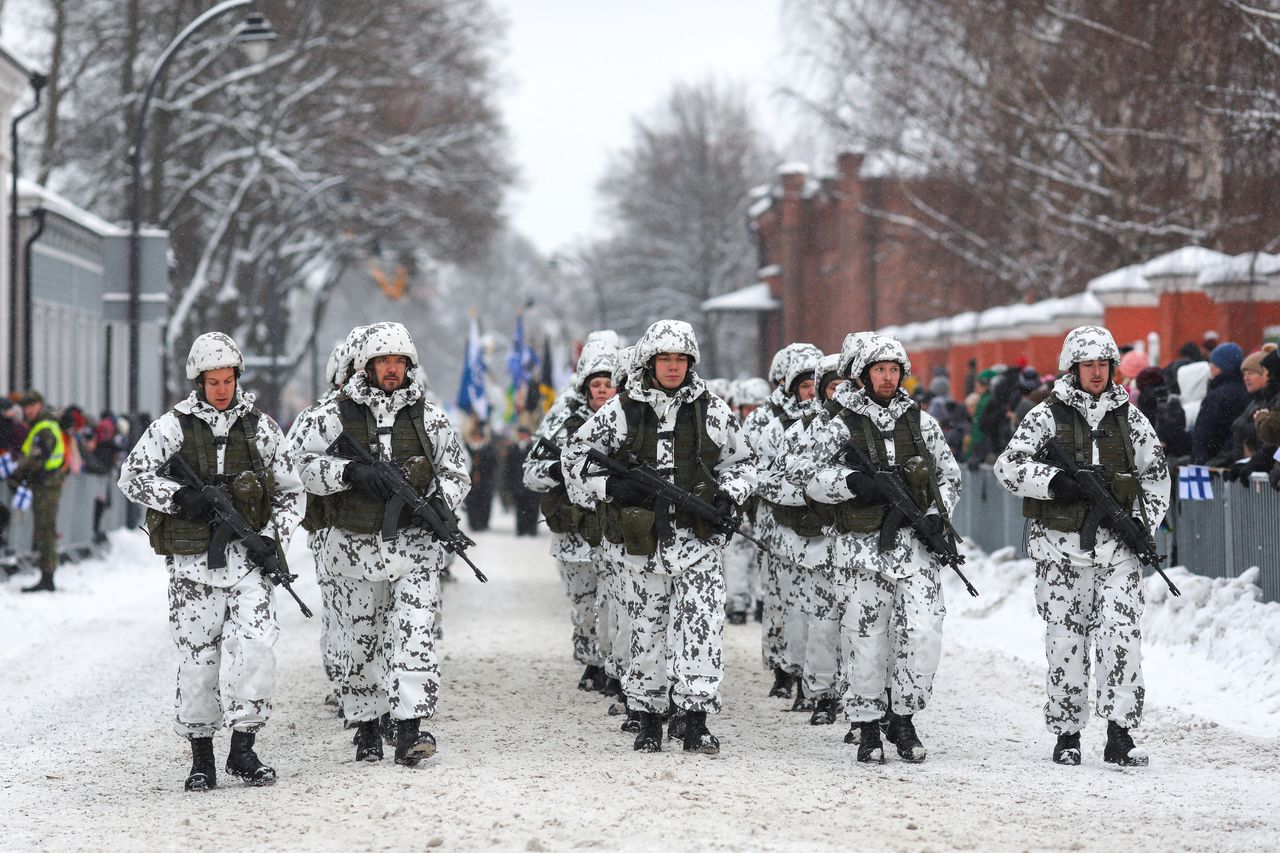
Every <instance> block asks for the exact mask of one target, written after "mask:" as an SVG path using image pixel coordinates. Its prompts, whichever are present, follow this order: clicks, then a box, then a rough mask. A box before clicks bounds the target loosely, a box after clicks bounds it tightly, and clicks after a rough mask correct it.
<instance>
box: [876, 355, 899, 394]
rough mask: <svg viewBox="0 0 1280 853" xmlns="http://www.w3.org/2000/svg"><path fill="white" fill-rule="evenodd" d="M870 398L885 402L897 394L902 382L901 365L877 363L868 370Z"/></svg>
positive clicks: (887, 362) (894, 362) (889, 362)
mask: <svg viewBox="0 0 1280 853" xmlns="http://www.w3.org/2000/svg"><path fill="white" fill-rule="evenodd" d="M869 375H870V379H871V394H872V396H874V397H876V398H878V399H881V400H887V399H889V398H890V397H892V396H893V395H894V394H897V393H898V384H899V383H900V382H901V381H902V365H900V364H898V362H896V361H877V362H876V363H875V364H873V365H871V368H870V373H869Z"/></svg>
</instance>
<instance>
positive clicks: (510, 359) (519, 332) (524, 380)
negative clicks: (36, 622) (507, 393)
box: [507, 314, 538, 392]
mask: <svg viewBox="0 0 1280 853" xmlns="http://www.w3.org/2000/svg"><path fill="white" fill-rule="evenodd" d="M537 369H538V354H537V353H536V352H534V351H533V347H531V346H529V345H528V344H527V343H525V339H524V315H523V314H517V315H516V333H515V335H514V336H513V337H512V338H511V351H510V352H509V353H507V373H509V374H511V390H512V391H513V392H514V391H516V390H518V389H520V388H523V387H525V386H526V385H528V384H529V382H530V380H532V379H533V374H534V371H536V370H537Z"/></svg>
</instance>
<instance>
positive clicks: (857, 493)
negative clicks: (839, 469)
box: [844, 471, 880, 501]
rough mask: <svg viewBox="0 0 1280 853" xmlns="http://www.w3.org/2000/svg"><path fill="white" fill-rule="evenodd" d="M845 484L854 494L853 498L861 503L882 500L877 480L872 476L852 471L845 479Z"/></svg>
mask: <svg viewBox="0 0 1280 853" xmlns="http://www.w3.org/2000/svg"><path fill="white" fill-rule="evenodd" d="M844 484H845V485H846V486H848V487H849V491H851V492H853V496H854V497H855V498H857V499H858V500H860V501H875V500H879V499H880V487H879V486H877V485H876V478H875V477H872V476H871V475H870V474H864V473H862V472H861V471H850V472H849V476H847V477H845V478H844Z"/></svg>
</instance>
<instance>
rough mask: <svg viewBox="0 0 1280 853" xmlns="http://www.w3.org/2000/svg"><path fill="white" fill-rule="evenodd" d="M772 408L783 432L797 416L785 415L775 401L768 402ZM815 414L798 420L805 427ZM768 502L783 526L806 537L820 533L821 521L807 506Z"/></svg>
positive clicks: (813, 536) (811, 537)
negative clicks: (802, 422) (801, 421)
mask: <svg viewBox="0 0 1280 853" xmlns="http://www.w3.org/2000/svg"><path fill="white" fill-rule="evenodd" d="M769 405H770V408H772V409H773V414H774V417H776V418H777V419H778V420H779V421H781V422H782V431H783V433H785V432H786V431H787V430H788V429H790V428H791V425H792V424H794V423H795V422H796V420H797V418H791V417H787V413H786V411H785V410H784V409H783V408H782V407H781V406H779V405H778V404H776V403H770V404H769ZM815 417H817V415H816V414H808V415H805V416H804V417H803V418H800V419H799V420H803V421H804V425H805V426H806V427H808V426H809V424H811V423H813V419H814V418H815ZM766 503H768V504H769V510H770V512H772V513H773V518H774V520H775V521H777V522H778V523H779V524H781V525H782V526H783V527H786V528H787V529H789V530H793V531H795V532H796V533H798V534H799V535H801V536H804V537H805V538H807V539H813V538H815V537H817V536H821V535H822V528H823V523H822V519H821V518H819V516H818V514H817V513H815V512H814V511H813V510H812V509H811V508H810V507H808V506H789V505H787V504H777V503H774V502H773V501H766Z"/></svg>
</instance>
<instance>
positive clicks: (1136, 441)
mask: <svg viewBox="0 0 1280 853" xmlns="http://www.w3.org/2000/svg"><path fill="white" fill-rule="evenodd" d="M1097 328H1098V327H1089V326H1086V327H1082V329H1085V330H1096V329H1097ZM1082 329H1077V330H1075V331H1074V332H1072V333H1071V335H1076V333H1077V332H1079V333H1080V335H1079V336H1077V339H1076V340H1075V341H1074V342H1073V343H1072V345H1071V346H1072V352H1071V353H1069V355H1070V356H1071V357H1073V358H1074V357H1075V355H1080V354H1083V355H1084V360H1092V359H1094V358H1099V359H1100V358H1106V357H1107V356H1106V354H1105V350H1106V342H1105V340H1101V338H1100V336H1099V335H1098V334H1096V332H1089V333H1086V332H1083V331H1082ZM1102 331H1104V332H1105V330H1102ZM1071 335H1068V338H1070V337H1071ZM1107 338H1110V335H1109V334H1108V335H1107ZM1086 347H1092V349H1086ZM1065 349H1067V347H1066V346H1064V350H1065ZM1068 366H1069V365H1068ZM1053 395H1054V396H1055V397H1057V398H1058V399H1061V400H1062V401H1063V402H1065V403H1066V404H1067V405H1068V406H1070V407H1072V408H1073V409H1075V410H1076V411H1078V412H1079V413H1080V414H1081V415H1083V416H1084V418H1085V421H1086V423H1088V425H1089V428H1090V429H1097V428H1098V426H1099V424H1100V423H1101V421H1102V419H1103V417H1104V416H1106V414H1107V413H1108V412H1109V411H1111V410H1113V409H1116V408H1119V407H1121V406H1124V407H1125V411H1126V417H1127V421H1128V424H1129V433H1130V437H1131V439H1132V442H1133V454H1134V466H1135V468H1136V470H1137V475H1138V482H1139V484H1140V486H1141V493H1140V495H1139V498H1140V500H1141V508H1140V509H1141V511H1140V512H1138V513H1137V514H1136V517H1138V518H1139V519H1141V520H1144V521H1145V522H1146V523H1147V524H1148V525H1149V527H1150V529H1151V530H1152V532H1153V533H1154V530H1155V528H1156V527H1157V526H1158V525H1159V524H1160V522H1161V520H1162V519H1163V518H1164V515H1165V513H1166V512H1167V511H1168V509H1169V488H1170V479H1169V469H1168V466H1167V464H1166V462H1165V457H1164V450H1163V448H1162V447H1161V445H1160V441H1159V439H1158V438H1157V437H1156V433H1155V430H1154V428H1153V427H1152V426H1151V424H1150V422H1149V421H1148V420H1147V419H1146V417H1145V416H1144V415H1143V414H1142V412H1140V411H1139V410H1138V407H1137V406H1133V405H1129V396H1128V394H1127V393H1126V392H1125V390H1124V389H1123V388H1121V387H1120V386H1118V385H1115V384H1113V385H1111V386H1110V387H1109V388H1108V389H1107V390H1105V391H1104V392H1103V393H1102V394H1101V395H1100V396H1099V397H1098V398H1096V399H1095V398H1094V397H1092V396H1091V395H1089V394H1087V393H1085V392H1084V391H1082V390H1081V389H1079V388H1078V387H1077V386H1076V384H1075V380H1074V379H1073V378H1072V377H1071V376H1069V375H1068V376H1064V377H1062V378H1060V379H1058V381H1057V382H1055V383H1054V386H1053ZM1055 428H1056V422H1055V420H1054V417H1053V412H1052V410H1051V409H1050V408H1049V402H1048V401H1046V402H1044V403H1041V404H1039V405H1038V406H1036V407H1035V408H1033V409H1032V410H1031V411H1030V412H1029V413H1028V414H1027V416H1026V417H1025V418H1023V419H1022V423H1021V424H1019V426H1018V430H1017V432H1016V433H1015V434H1014V436H1013V439H1012V440H1011V441H1010V442H1009V446H1008V447H1007V448H1005V450H1004V452H1003V453H1002V454H1000V457H999V458H998V459H997V460H996V464H995V474H996V478H997V479H998V480H999V482H1000V484H1001V485H1002V486H1004V487H1005V488H1006V489H1008V490H1009V491H1010V492H1012V493H1013V494H1014V495H1017V496H1018V497H1023V498H1040V499H1042V500H1047V499H1050V498H1051V497H1052V496H1051V494H1050V490H1049V483H1050V481H1051V480H1052V479H1053V476H1054V474H1056V473H1057V469H1056V468H1053V467H1052V466H1049V465H1046V464H1043V463H1041V462H1038V461H1036V460H1035V456H1036V454H1037V453H1038V452H1039V451H1040V449H1041V447H1043V445H1044V443H1045V441H1047V440H1048V439H1049V437H1051V436H1052V435H1054V434H1055ZM1093 461H1094V462H1095V463H1096V462H1097V461H1098V459H1097V445H1096V443H1095V445H1094V460H1093ZM1026 540H1027V552H1028V553H1029V554H1030V555H1031V557H1032V558H1033V559H1034V560H1035V561H1036V602H1037V609H1038V610H1039V612H1040V615H1041V617H1042V618H1043V619H1044V620H1045V653H1046V656H1047V659H1048V666H1049V675H1048V679H1047V690H1048V696H1049V699H1048V703H1047V705H1046V708H1045V722H1046V725H1047V726H1048V728H1049V730H1050V731H1052V732H1054V733H1056V734H1070V733H1072V732H1076V731H1079V730H1080V729H1081V728H1083V727H1084V725H1085V721H1086V718H1087V705H1086V698H1085V697H1086V695H1087V691H1088V683H1089V648H1090V644H1091V643H1092V645H1093V657H1094V661H1095V665H1096V666H1097V672H1096V673H1095V676H1096V679H1097V692H1096V696H1095V708H1094V711H1095V713H1097V714H1098V715H1099V716H1103V717H1106V718H1107V719H1110V720H1115V721H1116V722H1117V723H1119V724H1120V725H1122V726H1125V727H1132V726H1135V725H1137V724H1138V723H1139V722H1140V720H1141V716H1142V704H1143V694H1144V688H1143V678H1142V651H1141V631H1140V629H1139V622H1140V620H1141V618H1142V609H1143V604H1144V602H1143V591H1142V583H1141V573H1140V571H1139V569H1138V567H1137V565H1136V561H1135V558H1134V556H1133V555H1132V554H1131V553H1130V552H1129V550H1128V549H1127V548H1126V547H1124V545H1122V544H1121V543H1120V542H1119V540H1118V539H1117V537H1116V536H1115V534H1113V533H1112V532H1111V531H1110V530H1108V529H1106V528H1099V530H1098V536H1097V541H1096V543H1095V547H1094V548H1093V549H1092V550H1088V551H1086V550H1085V549H1084V548H1082V547H1081V545H1080V534H1079V533H1074V532H1059V531H1056V530H1049V529H1047V528H1046V527H1045V526H1044V525H1043V524H1042V523H1041V522H1040V521H1038V520H1031V521H1028V523H1027V533H1026Z"/></svg>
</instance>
